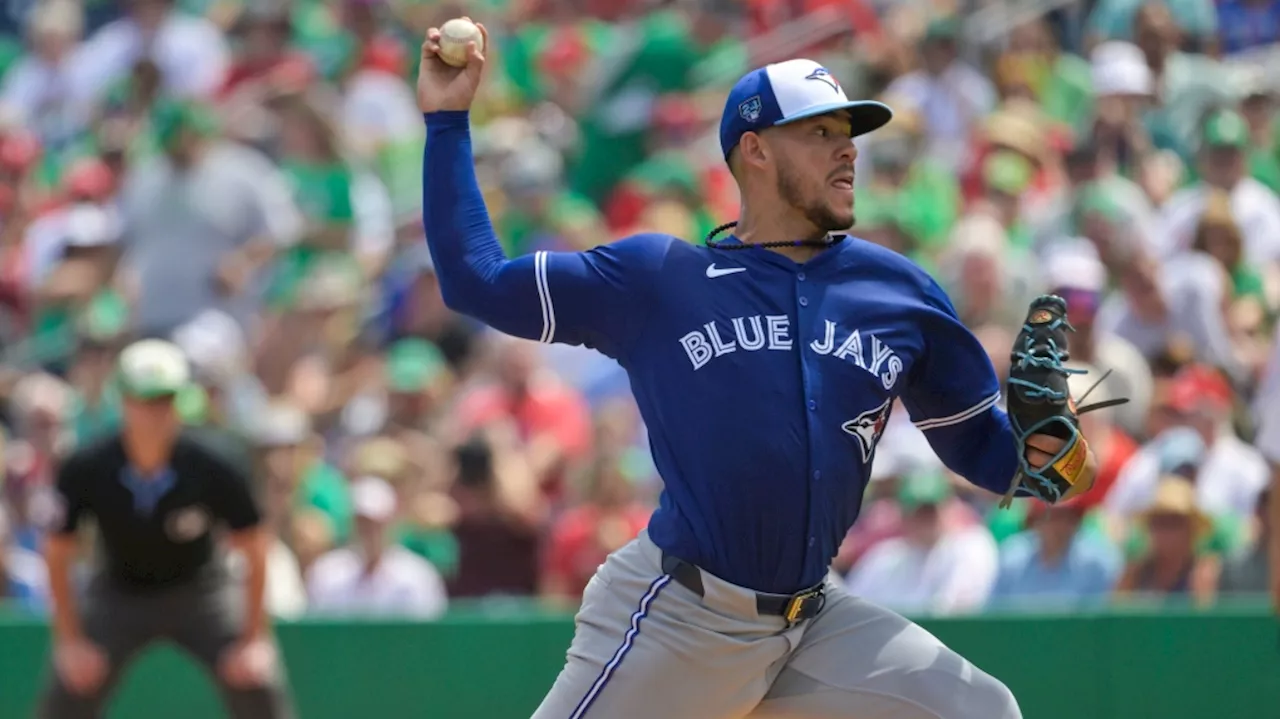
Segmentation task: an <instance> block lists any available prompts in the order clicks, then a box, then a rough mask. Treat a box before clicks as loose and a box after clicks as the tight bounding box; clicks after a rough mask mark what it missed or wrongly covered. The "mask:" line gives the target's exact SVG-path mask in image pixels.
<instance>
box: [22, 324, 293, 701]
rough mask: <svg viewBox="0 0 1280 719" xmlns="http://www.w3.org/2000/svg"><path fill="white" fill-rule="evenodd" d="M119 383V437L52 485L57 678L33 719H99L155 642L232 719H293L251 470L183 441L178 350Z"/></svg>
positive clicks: (121, 367) (156, 345)
mask: <svg viewBox="0 0 1280 719" xmlns="http://www.w3.org/2000/svg"><path fill="white" fill-rule="evenodd" d="M116 372H117V381H118V383H119V386H120V391H121V394H122V395H123V397H124V422H123V427H122V429H121V431H120V432H119V433H117V434H114V435H112V436H109V437H106V438H104V439H102V440H99V441H97V442H95V443H93V444H89V445H87V446H84V447H81V448H79V449H78V450H76V451H75V452H73V453H72V454H71V455H70V456H68V457H67V458H66V460H65V461H64V462H63V463H62V466H61V467H60V469H59V472H58V480H57V485H58V486H57V489H58V495H59V498H60V500H61V503H62V506H61V509H62V510H63V511H62V512H61V517H60V519H58V521H57V523H56V524H55V526H54V527H53V529H52V531H51V534H50V537H49V540H48V543H47V547H46V552H45V556H46V560H47V562H48V565H49V584H50V591H51V594H52V596H53V610H54V616H53V633H54V637H53V638H54V654H53V658H54V672H53V676H52V680H51V682H50V685H49V687H48V690H47V691H46V692H45V695H44V697H43V699H42V703H41V716H42V717H45V719H75V718H78V717H100V716H102V715H103V713H104V706H105V704H106V703H107V701H108V699H109V697H110V694H111V691H112V689H113V688H114V687H115V684H116V683H117V681H118V679H119V678H120V676H121V675H122V674H123V672H124V669H125V668H126V665H127V664H128V663H129V662H130V661H131V660H132V659H133V658H134V657H136V656H137V655H138V654H139V653H140V652H141V650H143V649H144V648H145V647H147V646H148V645H149V644H151V643H152V642H154V641H156V640H164V639H167V640H170V641H172V642H174V643H175V644H177V645H178V646H179V647H182V648H183V649H185V650H187V651H188V652H189V653H190V654H191V655H192V656H194V657H195V658H196V659H198V660H199V661H200V662H201V663H202V664H204V665H205V667H207V668H208V669H209V670H210V671H211V672H212V674H213V676H214V677H216V680H217V684H218V688H219V690H220V691H221V694H222V696H223V699H224V700H225V702H226V704H227V708H228V709H229V710H230V712H231V716H233V717H236V718H237V719H242V718H243V719H257V718H258V717H263V718H271V719H274V718H277V717H289V716H292V710H291V708H290V706H289V705H288V700H287V698H286V694H287V692H286V691H285V689H284V687H285V681H284V672H283V669H282V667H281V664H280V662H279V659H278V653H277V651H276V646H275V643H274V641H273V639H272V637H271V634H270V632H269V628H268V623H267V614H266V611H265V609H264V607H263V594H264V591H263V590H264V585H265V575H266V555H267V547H268V544H269V541H270V539H269V536H268V534H267V531H266V529H265V528H264V526H263V524H262V521H261V516H260V514H259V511H258V508H257V506H256V504H255V502H254V499H253V496H252V493H251V488H250V477H249V471H248V469H247V463H241V462H239V461H237V460H236V459H234V457H235V454H236V453H235V452H232V451H230V450H231V446H230V444H227V445H226V446H222V443H220V442H214V441H212V438H211V437H209V438H206V437H203V436H199V435H197V434H195V433H194V431H193V430H185V429H183V427H182V423H181V422H180V420H179V419H178V416H177V414H176V411H175V409H174V399H175V396H176V395H177V394H178V392H179V391H181V390H182V389H183V388H184V387H185V386H186V385H187V383H188V382H189V381H190V369H189V367H188V364H187V361H186V358H185V357H184V356H183V354H182V351H181V350H179V349H178V348H177V347H176V346H174V345H172V344H170V343H168V342H164V341H161V340H142V341H140V342H136V343H134V344H132V345H130V346H128V347H126V348H125V349H124V350H123V351H122V352H121V353H120V358H119V364H118V366H117V369H116ZM86 515H93V517H94V519H95V520H96V522H97V526H98V532H99V536H100V538H101V542H100V544H101V549H102V552H101V554H102V558H103V562H102V564H101V566H98V567H95V571H94V572H93V575H92V578H91V580H90V582H89V585H88V588H87V591H86V592H84V593H83V594H82V595H81V593H79V592H77V591H76V590H75V589H74V588H73V586H72V581H71V570H72V565H73V563H74V559H75V556H76V552H77V547H78V542H77V541H76V536H75V534H76V530H77V528H78V527H79V526H80V523H81V520H82V519H83V518H84V517H85V516H86ZM223 528H225V529H226V530H227V532H226V537H227V539H228V540H229V541H230V544H231V546H232V547H235V548H237V549H239V550H240V551H242V552H243V553H244V555H245V557H246V559H247V562H246V564H247V566H248V576H247V578H246V580H245V581H244V583H243V584H240V583H237V582H232V581H231V578H230V576H229V573H228V572H227V570H226V565H225V562H224V561H223V558H222V556H221V555H220V554H219V553H218V552H216V551H215V546H214V535H215V533H218V532H220V531H221V530H222V529H223Z"/></svg>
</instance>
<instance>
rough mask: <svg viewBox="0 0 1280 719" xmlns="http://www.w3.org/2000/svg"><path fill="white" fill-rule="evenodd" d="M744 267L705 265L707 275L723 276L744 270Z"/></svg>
mask: <svg viewBox="0 0 1280 719" xmlns="http://www.w3.org/2000/svg"><path fill="white" fill-rule="evenodd" d="M746 271H747V268H745V267H716V266H715V265H714V264H712V265H709V266H708V267H707V277H713V278H714V277H724V276H725V275H731V274H733V273H735V272H746Z"/></svg>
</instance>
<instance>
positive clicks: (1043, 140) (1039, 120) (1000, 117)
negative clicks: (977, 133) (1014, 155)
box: [982, 100, 1049, 165]
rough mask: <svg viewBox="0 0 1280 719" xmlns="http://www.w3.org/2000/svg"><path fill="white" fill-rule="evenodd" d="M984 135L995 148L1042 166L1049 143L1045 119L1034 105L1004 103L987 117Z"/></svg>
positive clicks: (1016, 101)
mask: <svg viewBox="0 0 1280 719" xmlns="http://www.w3.org/2000/svg"><path fill="white" fill-rule="evenodd" d="M982 129H983V135H984V137H985V139H986V141H987V142H989V143H991V144H992V145H994V146H996V147H1005V148H1008V149H1010V150H1014V151H1016V152H1019V153H1021V154H1022V155H1025V156H1026V158H1027V159H1029V160H1031V161H1033V162H1035V163H1036V164H1038V165H1041V164H1044V160H1045V148H1046V146H1047V144H1048V142H1049V139H1048V136H1047V134H1046V133H1045V129H1044V117H1043V114H1042V113H1041V112H1040V111H1039V109H1038V108H1036V107H1035V105H1033V104H1032V105H1028V103H1026V102H1024V101H1021V100H1010V101H1007V102H1005V103H1004V104H1003V105H1001V106H1000V107H999V108H997V109H996V111H995V112H993V113H991V114H990V115H988V116H987V119H986V121H985V122H984V123H983V128H982Z"/></svg>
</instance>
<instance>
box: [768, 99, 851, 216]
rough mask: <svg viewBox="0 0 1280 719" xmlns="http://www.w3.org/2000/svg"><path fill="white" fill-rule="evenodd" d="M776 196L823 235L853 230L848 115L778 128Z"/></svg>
mask: <svg viewBox="0 0 1280 719" xmlns="http://www.w3.org/2000/svg"><path fill="white" fill-rule="evenodd" d="M775 129H776V130H777V134H776V138H777V140H776V149H777V150H778V151H777V152H776V153H775V157H776V160H775V162H776V165H777V182H778V195H779V197H781V199H782V200H783V201H784V202H786V203H787V204H788V205H790V206H791V207H793V208H795V209H797V210H799V211H800V212H802V213H804V216H805V218H806V219H807V220H809V222H811V223H813V224H814V226H815V227H817V228H818V229H819V230H820V231H823V232H836V231H839V230H847V229H849V228H850V227H852V226H853V162H854V160H855V159H857V157H858V150H857V148H855V147H854V145H853V140H852V139H850V135H851V134H852V131H851V127H850V120H849V115H848V113H843V112H838V113H832V114H830V115H822V116H820V117H815V118H811V119H808V120H801V121H799V122H796V123H793V124H790V125H783V126H782V127H778V128H775Z"/></svg>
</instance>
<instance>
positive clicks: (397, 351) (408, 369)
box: [387, 338, 445, 393]
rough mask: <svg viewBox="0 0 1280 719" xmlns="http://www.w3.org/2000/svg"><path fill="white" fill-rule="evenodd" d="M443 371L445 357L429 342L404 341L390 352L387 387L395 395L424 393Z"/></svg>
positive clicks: (388, 352)
mask: <svg viewBox="0 0 1280 719" xmlns="http://www.w3.org/2000/svg"><path fill="white" fill-rule="evenodd" d="M444 370H445V360H444V355H443V354H441V353H440V350H439V349H437V348H436V346H435V345H433V344H431V343H430V342H427V341H426V340H422V339H417V338H410V339H403V340H400V341H399V342H396V343H395V344H393V345H391V348H390V349H389V350H387V384H388V385H389V386H390V387H391V390H392V391H393V392H406V393H408V392H421V391H422V390H424V389H426V388H428V387H430V386H431V383H432V382H435V381H436V378H437V377H439V376H440V374H441V373H442V372H444Z"/></svg>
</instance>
